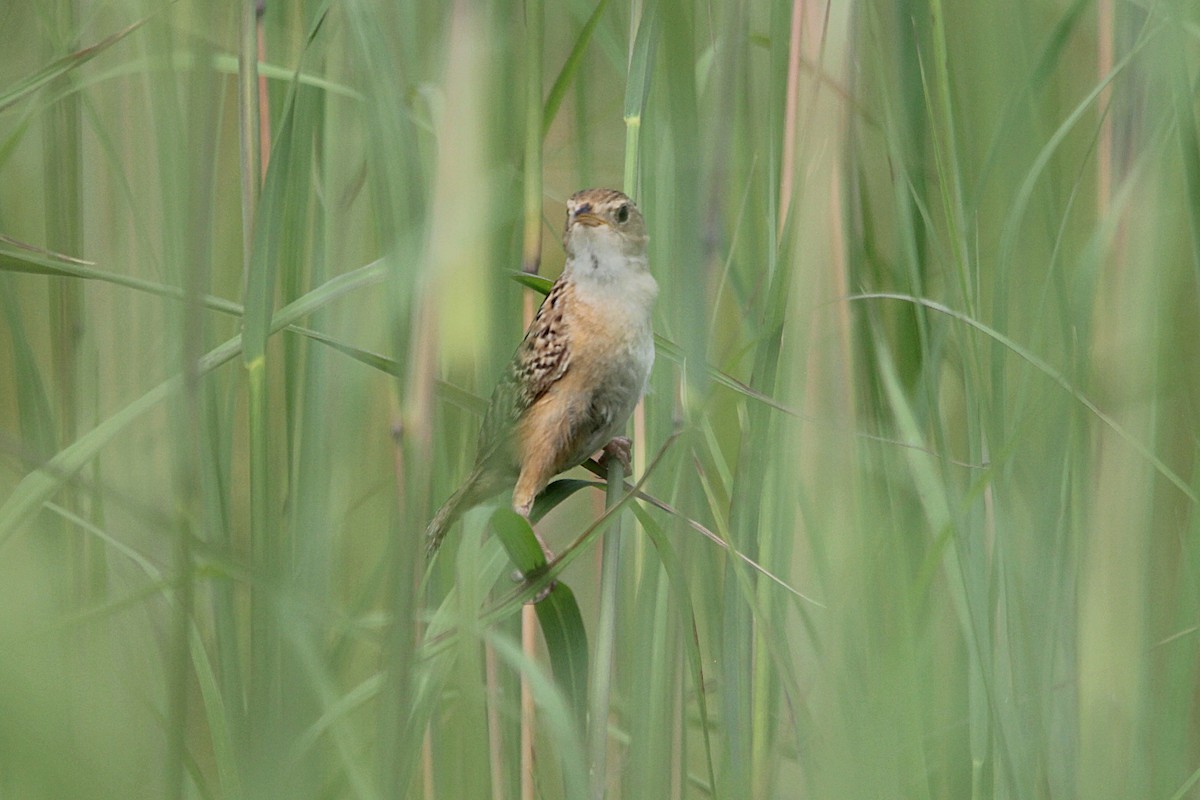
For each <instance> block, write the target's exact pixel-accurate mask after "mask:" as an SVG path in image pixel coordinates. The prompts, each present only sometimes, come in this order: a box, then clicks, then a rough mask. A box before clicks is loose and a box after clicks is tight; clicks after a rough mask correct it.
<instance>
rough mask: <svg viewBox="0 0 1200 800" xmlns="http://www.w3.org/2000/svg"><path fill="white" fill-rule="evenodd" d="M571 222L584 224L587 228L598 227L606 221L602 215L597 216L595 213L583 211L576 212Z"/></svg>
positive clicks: (605, 223)
mask: <svg viewBox="0 0 1200 800" xmlns="http://www.w3.org/2000/svg"><path fill="white" fill-rule="evenodd" d="M571 224H572V225H586V226H588V227H589V228H598V227H600V226H601V225H607V224H608V223H607V222H606V221H605V220H604V218H603V217H598V216H596V215H595V214H592V213H588V212H584V213H582V214H576V215H575V219H574V220H572V222H571Z"/></svg>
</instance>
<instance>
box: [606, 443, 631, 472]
mask: <svg viewBox="0 0 1200 800" xmlns="http://www.w3.org/2000/svg"><path fill="white" fill-rule="evenodd" d="M632 446H633V443H632V442H630V441H629V437H628V436H618V437H616V438H615V439H613V440H612V441H611V442H609V443H608V444H606V445H604V455H603V456H601V457H600V463H602V464H605V463H607V462H608V459H610V458H615V459H616V460H617V461H619V462H621V466H622V467H624V468H625V474H626V475H628V474H630V473H631V472H633V468H632V465H631V463H630V460H629V452H630V448H631V447H632Z"/></svg>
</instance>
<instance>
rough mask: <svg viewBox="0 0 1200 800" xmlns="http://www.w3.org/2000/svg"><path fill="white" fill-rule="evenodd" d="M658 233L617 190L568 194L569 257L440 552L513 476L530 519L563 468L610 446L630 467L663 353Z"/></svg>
mask: <svg viewBox="0 0 1200 800" xmlns="http://www.w3.org/2000/svg"><path fill="white" fill-rule="evenodd" d="M646 240H647V237H646V223H645V220H644V219H643V218H642V213H641V212H640V211H638V208H637V206H636V205H634V203H633V201H632V200H630V199H629V198H628V197H626V196H625V195H624V194H622V193H621V192H618V191H616V190H615V189H585V190H584V191H581V192H578V193H576V194H574V195H572V196H571V198H570V199H569V200H568V201H567V225H566V231H565V233H564V234H563V246H564V248H565V249H566V253H567V260H566V265H565V266H564V268H563V272H562V275H561V276H560V277H559V279H558V280H557V281H555V282H554V285H553V286H552V287H551V288H550V293H549V294H548V295H546V299H545V300H543V301H542V305H541V308H539V309H538V312H537V315H536V316H535V317H534V318H533V322H532V323H530V325H529V329H528V330H527V331H526V332H525V338H524V339H522V340H521V344H520V345H519V346H518V347H517V352H516V353H515V354H514V355H513V358H512V361H511V362H510V363H509V365H508V369H507V370H506V371H505V373H504V376H503V377H502V378H501V379H500V382H499V383H498V384H497V386H496V389H495V391H493V392H492V397H491V400H490V401H489V403H488V409H487V412H486V413H485V414H484V417H483V426H482V427H481V428H480V431H479V440H478V444H477V453H476V455H475V466H474V467H473V468H472V469H471V473H470V474H469V475H468V476H467V478H466V480H465V481H463V484H462V486H461V487H459V489H458V490H457V491H456V492H455V493H454V494H452V495H450V498H449V499H448V500H446V502H445V503H443V504H442V507H441V508H439V509H438V512H437V514H435V515H434V517H433V521H432V522H430V523H429V527H428V529H427V530H426V538H427V541H428V547H429V555H430V556H431V557H432V555H433V554H434V553H435V552H436V551H437V549H438V546H439V545H441V543H442V539H444V538H445V536H446V532H447V531H448V530H449V528H450V526H451V525H452V524H453V523H454V521H455V520H456V519H458V517H459V516H460V515H462V513H463V512H465V511H467V510H468V509H470V508H472V507H473V506H476V505H478V504H479V503H481V502H483V501H484V500H486V499H488V498H489V497H491V496H492V495H494V494H496V493H497V492H500V491H501V490H503V489H505V488H507V487H509V486H513V487H514V488H513V498H512V502H513V510H514V511H516V512H517V513H518V514H520V515H521V516H523V517H526V518H528V517H529V511H530V509H531V508H532V507H533V500H534V498H535V497H537V495H538V493H540V492H541V491H542V490H543V489H545V488H546V484H547V483H549V482H550V479H551V478H553V477H554V476H555V475H557V474H558V473H560V472H563V471H565V470H567V469H570V468H571V467H574V466H577V465H578V464H582V463H583V462H584V461H586V460H587V458H588V457H589V456H590V455H592V453H595V452H596V451H597V450H600V449H601V448H603V449H604V451H605V453H606V455H607V456H608V457H614V458H618V459H620V460H621V461H622V463H623V464H624V465H625V467H626V469H627V470H628V467H629V440H628V439H626V438H625V437H623V436H621V435H620V434H621V432H622V431H624V429H625V422H626V420H628V419H629V415H630V413H632V412H633V408H634V406H636V405H637V402H638V400H639V399H641V396H642V393H643V392H644V391H645V388H646V381H647V378H648V377H649V375H650V366H651V365H652V364H653V363H654V334H653V331H652V330H651V326H650V314H651V311H652V310H653V308H654V299H655V297H656V296H657V295H658V284H657V283H655V281H654V278H653V276H651V274H650V270H649V267H648V265H647V262H646ZM538 540H539V542H541V537H540V536H539V537H538ZM541 544H542V549H543V550H544V551H545V552H546V558H547V560H550V559H551V558H552V555H551V553H550V550H549V548H547V547H546V544H545V542H541Z"/></svg>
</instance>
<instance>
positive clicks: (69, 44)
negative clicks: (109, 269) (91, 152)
mask: <svg viewBox="0 0 1200 800" xmlns="http://www.w3.org/2000/svg"><path fill="white" fill-rule="evenodd" d="M47 12H48V14H49V16H50V19H51V27H52V30H53V31H54V33H55V34H56V39H57V41H55V42H54V43H53V44H52V48H53V50H52V53H51V55H52V56H53V57H54V58H58V57H60V56H62V55H64V53H68V52H72V51H74V50H75V49H76V48H77V47H78V39H77V35H76V29H77V28H78V25H79V13H78V9H77V8H76V0H56V1H55V2H53V3H51V4H50V7H49V8H48V10H47ZM74 75H75V73H74V71H69V72H66V73H64V74H63V75H62V76H60V77H59V78H56V79H55V80H54V82H53V83H52V84H51V87H50V91H51V94H52V96H53V95H60V96H61V99H59V100H58V101H57V102H55V103H54V104H53V105H52V106H51V107H50V108H49V110H48V111H47V114H46V118H47V124H46V126H45V129H44V130H45V133H44V135H43V147H44V151H45V153H46V154H47V155H46V157H45V160H44V165H43V175H44V179H45V204H46V214H45V225H46V244H47V246H48V247H50V248H51V249H52V250H57V251H58V252H60V253H67V254H70V255H74V256H79V255H81V254H82V252H83V246H84V244H83V194H82V177H81V174H80V173H81V169H82V161H83V139H82V120H81V117H80V100H79V93H78V92H76V91H72V90H71V87H72V83H73V81H74ZM49 291H50V298H49V300H50V302H49V307H50V331H51V339H50V353H51V359H52V363H53V365H54V366H53V369H54V387H55V388H54V394H55V397H56V398H57V401H58V402H57V403H56V404H55V405H56V410H57V412H58V430H57V431H56V436H57V441H58V445H59V446H60V447H65V446H66V445H68V444H70V443H71V442H73V441H75V439H76V437H77V435H78V426H79V416H80V392H79V389H80V386H79V345H80V340H81V339H82V337H83V292H82V286H81V284H80V282H79V281H77V280H71V279H68V278H52V279H51V280H50V284H49ZM38 455H39V457H48V456H49V455H50V454H49V453H45V454H42V453H39V454H38ZM62 504H63V506H64V507H66V508H68V509H71V510H72V511H78V496H77V494H76V493H75V492H74V491H73V490H68V491H67V492H66V494H65V495H64V497H63V499H62ZM75 541H76V543H75V544H73V545H72V551H73V555H72V564H73V572H67V573H65V574H67V575H69V576H70V579H71V580H72V582H73V583H74V587H73V590H72V591H74V592H75V594H76V596H77V598H78V601H79V602H81V603H87V602H89V600H92V599H95V598H96V597H97V596H98V593H99V591H101V589H102V586H103V562H102V561H99V562H97V561H96V560H97V559H99V558H102V556H103V552H102V551H100V550H97V549H96V547H95V543H94V542H92V541H90V540H89V539H86V538H84V539H78V540H75Z"/></svg>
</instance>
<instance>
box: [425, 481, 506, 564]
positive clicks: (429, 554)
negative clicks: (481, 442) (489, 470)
mask: <svg viewBox="0 0 1200 800" xmlns="http://www.w3.org/2000/svg"><path fill="white" fill-rule="evenodd" d="M485 483H486V481H485V480H484V475H483V473H482V471H481V470H480V469H479V468H478V467H477V468H476V469H474V470H472V471H471V474H470V475H468V476H467V479H466V480H465V481H463V485H462V486H460V487H458V490H457V491H455V492H454V494H452V495H450V497H449V498H448V499H447V500H446V502H444V503H442V507H441V508H439V509H438V510H437V513H436V514H434V515H433V519H432V520H430V522H429V527H427V528H426V529H425V548H426V551H425V552H426V558H427V559H432V558H433V556H434V554H435V553H437V551H438V548H439V547H441V546H442V540H443V539H445V538H446V534H447V533H449V532H450V526H451V525H453V524H454V523H455V521H456V520H457V519H458V518H459V517H461V516H462V515H463V514H464V513H465V512H467V511H470V510H471V509H472V508H474V507H475V506H477V505H479V504H480V503H482V502H483V501H484V500H486V499H487V498H488V497H489V496H490V495H492V494H495V491H498V490H492V487H489V486H485V485H484V484H485Z"/></svg>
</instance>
